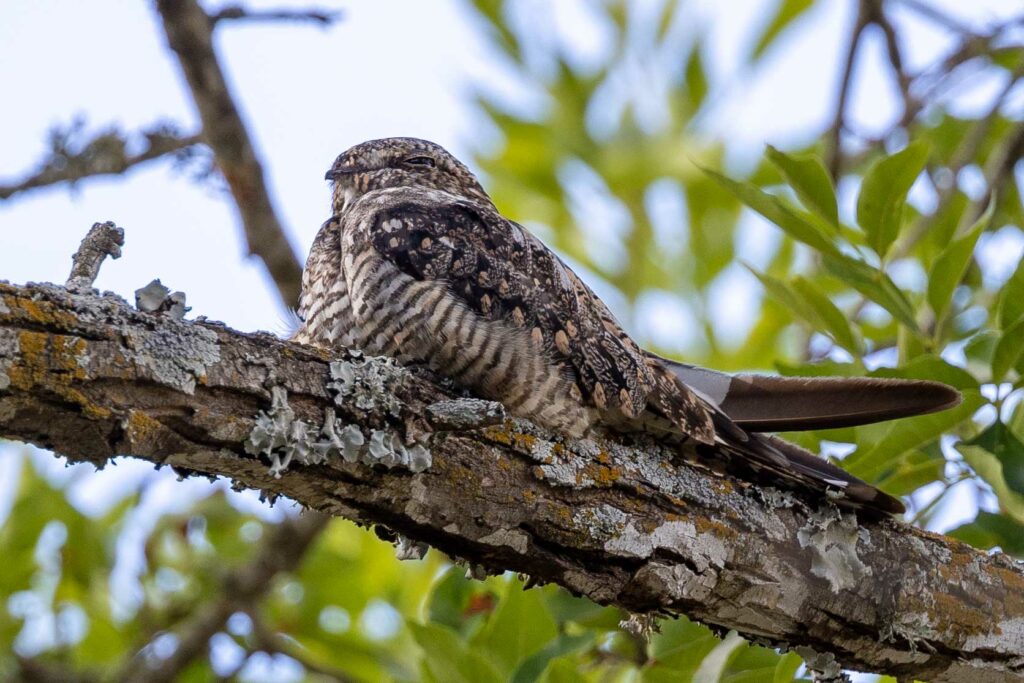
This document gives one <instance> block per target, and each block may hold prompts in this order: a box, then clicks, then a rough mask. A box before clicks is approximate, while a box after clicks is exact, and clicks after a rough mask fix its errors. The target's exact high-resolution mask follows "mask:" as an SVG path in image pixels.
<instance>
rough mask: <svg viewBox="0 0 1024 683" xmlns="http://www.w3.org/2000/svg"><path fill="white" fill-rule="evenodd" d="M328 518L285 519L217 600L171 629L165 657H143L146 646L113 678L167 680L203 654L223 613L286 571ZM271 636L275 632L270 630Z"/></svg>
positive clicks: (248, 602)
mask: <svg viewBox="0 0 1024 683" xmlns="http://www.w3.org/2000/svg"><path fill="white" fill-rule="evenodd" d="M330 519H331V518H330V517H328V516H326V515H320V514H316V513H307V514H304V515H302V516H300V517H296V518H292V519H286V520H285V521H283V522H281V523H280V524H279V525H277V527H275V528H274V532H273V534H272V535H271V536H270V538H268V539H267V541H266V542H265V543H264V544H263V545H262V549H261V550H260V552H259V553H258V554H257V556H256V557H255V558H253V559H252V560H251V561H250V562H249V563H247V564H245V565H244V566H242V567H240V568H239V569H238V570H236V571H233V572H231V573H230V574H228V575H227V576H225V577H224V579H223V580H222V581H221V586H220V589H219V590H217V591H216V593H215V594H216V595H217V596H218V599H217V600H215V601H213V602H211V603H208V604H206V605H203V606H202V607H201V608H200V609H198V610H197V611H196V612H195V613H194V614H192V615H191V616H190V617H189V618H188V619H187V620H186V621H185V622H184V623H183V624H181V626H179V627H178V628H177V629H175V635H177V637H178V638H177V646H176V647H175V649H174V652H172V653H171V654H170V655H169V656H168V657H165V658H162V659H160V660H158V661H154V662H150V661H147V660H146V658H145V657H144V656H143V654H144V652H145V648H144V649H143V650H142V651H140V652H139V653H137V654H136V655H135V656H134V657H132V658H131V659H130V660H129V661H128V662H127V664H126V666H125V667H124V670H123V671H122V672H121V673H120V675H118V676H116V677H115V680H118V681H121V683H170V682H171V681H174V680H176V679H177V677H178V675H179V674H180V673H181V672H182V671H184V670H185V668H186V667H187V666H188V665H189V664H191V663H192V662H193V661H194V660H195V659H196V658H198V657H201V656H204V655H205V653H206V649H207V647H208V645H209V642H210V638H212V637H213V636H214V634H216V633H217V632H218V631H220V630H221V629H223V628H224V624H225V623H227V620H228V618H229V617H230V616H231V615H232V614H234V613H235V612H237V611H239V610H249V609H251V608H252V606H253V603H254V602H255V601H257V600H259V598H261V597H262V596H263V595H264V594H265V593H266V592H267V591H269V590H270V588H271V586H272V579H273V578H274V577H275V576H276V575H277V574H279V573H281V572H285V571H290V570H292V569H294V568H296V567H297V566H299V564H301V562H302V558H303V557H305V554H306V550H307V549H308V548H309V547H310V546H311V545H312V543H313V542H314V541H315V540H316V539H317V537H319V535H320V532H321V531H323V529H324V528H325V527H326V526H327V522H329V521H330ZM274 635H276V634H274Z"/></svg>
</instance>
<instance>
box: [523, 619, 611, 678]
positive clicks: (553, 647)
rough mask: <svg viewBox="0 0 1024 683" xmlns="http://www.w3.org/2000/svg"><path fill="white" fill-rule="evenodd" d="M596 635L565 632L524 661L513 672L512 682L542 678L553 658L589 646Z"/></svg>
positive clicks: (589, 632)
mask: <svg viewBox="0 0 1024 683" xmlns="http://www.w3.org/2000/svg"><path fill="white" fill-rule="evenodd" d="M596 637H597V634H596V633H595V632H593V631H588V632H585V633H580V634H577V635H569V634H566V633H563V634H562V635H560V636H558V637H557V638H556V639H555V640H553V641H552V642H550V643H549V644H548V645H547V647H545V648H544V649H543V650H541V651H540V652H538V653H536V654H534V655H532V656H530V657H528V658H527V659H526V660H525V661H523V663H522V664H520V665H519V668H518V669H516V671H515V674H513V676H512V679H511V683H533V682H534V681H536V680H538V679H539V678H540V676H541V674H543V673H544V671H545V670H546V669H547V668H548V665H549V664H550V663H551V661H552V660H554V659H557V658H559V657H564V656H565V655H568V654H570V653H574V652H579V651H581V650H584V649H586V648H589V647H590V646H591V645H593V644H594V640H595V639H596Z"/></svg>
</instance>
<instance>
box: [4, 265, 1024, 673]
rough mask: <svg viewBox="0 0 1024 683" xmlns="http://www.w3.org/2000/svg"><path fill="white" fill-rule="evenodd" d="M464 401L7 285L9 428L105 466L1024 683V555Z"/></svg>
mask: <svg viewBox="0 0 1024 683" xmlns="http://www.w3.org/2000/svg"><path fill="white" fill-rule="evenodd" d="M332 361H334V362H333V363H332ZM332 365H333V367H332ZM274 394H277V396H278V398H277V400H276V401H275V406H276V408H272V406H271V398H272V395H274ZM458 398H459V397H458V396H457V395H456V393H455V392H453V391H452V390H451V389H450V388H447V387H446V385H445V384H444V383H443V382H438V381H437V380H436V378H433V377H431V376H430V375H429V374H428V373H426V372H425V371H423V370H420V369H404V368H400V367H397V366H394V365H393V364H391V363H388V362H385V361H383V360H380V359H362V358H360V357H359V356H358V355H348V356H345V357H342V358H340V359H339V358H329V357H328V356H327V355H326V354H325V353H323V352H320V351H317V350H314V349H310V348H307V347H303V346H300V345H297V344H293V343H289V342H284V341H281V340H279V339H276V338H274V337H272V336H270V335H266V334H243V333H240V332H236V331H234V330H231V329H228V328H227V327H225V326H223V325H221V324H217V323H211V322H205V321H202V322H187V321H182V320H175V319H172V318H169V317H167V316H160V315H155V314H150V313H143V312H140V311H137V310H135V309H133V308H131V307H130V306H128V305H127V304H126V302H124V301H123V300H121V299H120V298H118V297H115V296H113V295H109V294H107V295H104V296H102V297H97V296H91V295H80V294H74V293H71V292H69V291H68V290H66V289H64V288H61V287H56V286H53V285H29V286H25V287H19V286H13V285H7V284H2V283H0V436H3V437H6V438H11V439H16V440H19V441H25V442H29V443H34V444H36V445H39V446H42V447H45V448H49V449H52V450H53V451H55V452H56V453H59V454H61V455H64V456H67V457H68V458H69V459H71V460H73V461H88V462H91V463H93V464H94V465H96V466H97V467H102V466H103V465H104V464H105V463H106V462H107V461H109V460H110V459H111V458H113V457H114V456H118V455H131V456H133V457H137V458H142V459H146V460H149V461H151V462H154V463H157V464H166V465H171V466H174V467H176V468H180V469H181V470H182V471H187V472H195V473H201V474H208V475H217V476H224V477H227V478H230V479H231V480H233V481H234V482H237V483H238V484H239V485H243V486H249V487H253V488H258V489H261V490H263V491H265V492H267V493H271V494H282V495H286V496H289V497H291V498H294V499H295V500H297V501H299V502H301V503H303V504H304V505H307V506H309V507H311V508H316V509H318V510H323V511H326V512H329V513H331V514H334V515H340V516H344V517H347V518H349V519H352V520H355V521H357V522H360V523H363V524H381V525H385V526H387V527H388V528H390V529H391V530H392V531H394V532H395V533H396V534H400V536H401V537H404V538H405V539H407V542H408V543H415V542H423V543H429V544H430V545H432V546H434V547H437V548H439V549H441V550H443V551H444V552H446V553H448V554H449V555H451V556H452V557H455V558H460V559H462V560H465V561H466V562H468V563H470V564H471V565H473V566H480V567H483V568H485V569H486V570H488V571H491V572H501V571H505V570H513V571H518V572H523V573H526V574H529V575H530V576H531V577H532V579H533V580H534V581H536V582H541V583H547V582H552V583H557V584H559V585H561V586H564V587H565V588H567V589H569V590H570V591H572V592H574V593H577V594H583V595H586V596H588V597H590V598H591V599H593V600H595V601H597V602H599V603H604V604H615V605H619V606H621V607H623V608H625V609H627V610H630V611H632V612H637V613H644V612H656V613H662V614H685V615H687V616H689V617H691V618H694V619H697V620H699V621H702V622H704V623H706V624H709V625H712V626H716V627H719V628H722V629H736V630H737V631H739V632H740V633H741V634H743V635H745V636H747V637H749V638H752V639H755V640H757V641H758V642H763V643H766V644H771V645H774V646H778V647H786V648H792V649H795V650H797V651H798V652H799V653H800V654H801V655H802V656H804V657H805V658H807V659H809V660H812V661H818V660H820V661H821V662H826V663H828V665H829V666H833V667H834V666H836V665H841V666H842V667H844V668H851V669H857V670H864V671H872V672H876V673H886V674H891V675H894V676H897V677H901V678H917V679H924V680H930V681H970V683H982V682H984V681H1010V680H1019V679H1020V677H1021V676H1022V675H1024V567H1022V565H1021V564H1019V563H1016V562H1014V561H1013V560H1011V559H1009V558H1008V557H1006V556H1005V555H1001V554H994V555H987V554H985V553H983V552H980V551H978V550H975V549H973V548H971V547H969V546H967V545H965V544H963V543H960V542H958V541H955V540H952V539H948V538H944V537H942V536H938V535H935V534H930V533H927V532H924V531H921V530H918V529H914V528H911V527H909V526H907V525H905V524H903V523H901V522H899V521H896V520H892V519H867V518H861V519H859V520H858V519H855V518H854V517H853V513H851V512H847V511H840V510H838V509H836V508H832V507H829V506H827V505H822V506H821V507H820V508H819V509H813V507H812V506H810V505H809V504H808V503H806V502H805V501H803V500H800V499H799V498H797V497H795V496H794V495H792V494H790V493H787V492H780V491H776V490H772V489H768V488H762V487H757V486H752V485H749V484H745V483H743V482H740V481H738V480H736V479H733V478H730V477H728V476H724V477H716V476H714V475H711V474H709V473H706V472H703V471H697V470H694V469H692V468H689V467H687V466H685V465H681V464H675V463H672V462H671V459H670V454H669V453H668V452H666V451H663V450H661V449H660V447H659V446H657V445H656V444H653V443H649V442H645V441H643V440H634V441H631V442H629V443H627V442H626V441H625V440H623V439H622V438H618V439H608V440H601V441H590V440H583V441H573V442H565V441H561V440H557V439H552V438H551V436H550V435H548V434H545V433H544V432H542V431H541V430H539V429H538V428H536V427H535V426H533V425H530V424H529V423H526V422H523V421H519V420H505V421H503V422H499V423H498V424H493V422H495V418H494V414H493V406H487V405H484V404H482V402H481V404H482V405H474V404H473V403H472V402H467V403H464V404H461V405H460V404H458V403H456V404H452V403H443V404H441V405H440V406H438V404H439V403H441V402H444V401H449V402H450V401H453V400H457V399H458ZM431 406H434V407H433V408H431ZM275 410H276V411H277V412H275ZM477 412H479V413H480V414H479V416H477V417H474V414H475V413H477ZM431 416H432V417H431ZM453 416H454V417H453ZM432 420H433V422H434V423H435V424H432V423H431V422H432ZM299 425H301V426H299ZM261 430H262V431H261ZM356 433H358V434H360V435H361V438H362V439H363V441H361V442H360V443H359V444H356V445H352V442H353V441H354V440H356V441H357V440H358V438H356V437H355V434H356ZM342 434H346V435H347V436H346V437H342ZM378 434H379V435H380V436H376V435H378ZM247 444H248V448H247ZM374 444H376V445H374ZM416 448H419V449H422V451H423V452H425V453H426V457H427V459H426V460H424V459H423V457H422V456H423V453H420V459H419V460H417V459H416V457H415V456H414V455H412V453H413V452H414V449H416ZM352 449H355V450H352ZM250 451H251V452H250ZM403 454H404V459H403ZM286 456H287V457H286ZM275 458H276V461H275ZM425 463H429V466H427V468H426V469H424V470H423V471H418V472H414V471H413V470H415V469H419V468H420V467H422V466H424V464H425ZM409 539H411V540H409ZM826 668H827V667H826Z"/></svg>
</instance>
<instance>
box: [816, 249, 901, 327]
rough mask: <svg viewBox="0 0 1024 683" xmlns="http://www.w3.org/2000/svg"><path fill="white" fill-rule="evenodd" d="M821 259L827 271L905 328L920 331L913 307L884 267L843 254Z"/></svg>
mask: <svg viewBox="0 0 1024 683" xmlns="http://www.w3.org/2000/svg"><path fill="white" fill-rule="evenodd" d="M823 262H824V264H825V269H826V270H828V271H829V272H830V273H832V274H833V275H835V276H836V277H838V278H839V279H840V280H842V281H843V282H845V283H846V284H848V285H850V286H851V287H853V288H854V289H856V290H857V291H858V292H860V293H861V294H863V295H864V296H866V297H867V298H868V299H870V300H871V301H874V302H875V303H876V304H878V305H879V306H881V307H882V308H884V309H885V310H887V311H889V313H891V314H892V317H894V318H895V319H896V320H898V321H900V322H901V323H903V324H904V325H905V326H906V327H907V329H909V330H911V331H913V332H915V333H917V334H920V328H918V326H917V321H916V320H915V319H914V307H913V306H912V305H911V304H910V301H909V300H908V299H907V297H906V295H905V294H904V293H903V291H902V290H901V289H900V288H899V287H897V286H896V283H895V282H893V281H892V279H891V278H890V277H889V276H888V275H887V274H886V273H885V272H884V271H881V270H879V269H878V268H875V267H874V266H871V265H868V264H867V263H865V262H863V261H859V260H857V259H855V258H851V257H849V256H847V255H846V254H833V255H825V257H824V259H823Z"/></svg>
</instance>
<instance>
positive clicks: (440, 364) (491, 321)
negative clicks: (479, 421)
mask: <svg viewBox="0 0 1024 683" xmlns="http://www.w3.org/2000/svg"><path fill="white" fill-rule="evenodd" d="M332 221H334V223H332ZM332 221H328V224H327V227H325V230H323V231H321V236H322V237H323V238H324V244H318V245H315V246H314V249H313V251H312V252H311V255H310V260H309V263H308V264H307V273H308V275H309V278H308V279H309V284H308V285H307V286H306V287H305V288H304V291H305V290H308V291H310V292H313V291H318V292H327V293H328V294H329V296H326V297H325V296H322V295H320V294H317V295H315V296H312V297H311V299H315V300H316V301H311V302H310V303H308V304H305V298H304V307H303V309H302V311H301V312H302V313H303V314H304V315H305V317H306V326H305V328H304V331H303V332H302V333H301V334H302V335H303V337H300V339H302V340H309V339H314V340H315V339H316V338H317V336H318V335H319V336H320V337H322V338H323V339H324V340H325V341H330V342H331V343H333V342H334V341H336V340H339V339H345V338H346V335H348V337H347V338H348V339H349V340H350V341H351V342H352V343H354V344H355V345H356V346H359V347H361V348H363V349H364V350H365V351H367V352H368V353H379V354H386V355H393V356H396V357H398V358H399V359H400V360H405V361H416V362H423V363H426V364H427V365H429V366H430V367H431V368H432V369H434V370H435V371H436V372H438V373H439V374H441V375H443V376H446V377H450V378H451V379H453V380H455V381H456V382H458V383H459V384H461V385H463V386H465V387H466V388H468V389H470V390H472V391H474V392H476V393H478V394H480V395H482V396H485V397H488V398H492V399H495V400H499V401H501V402H502V403H504V404H505V406H506V407H507V408H508V409H509V411H510V412H512V413H513V414H516V415H520V416H523V417H527V418H529V419H532V420H534V421H535V422H537V423H538V424H540V425H542V426H545V427H548V428H550V429H554V430H556V431H560V432H563V433H565V434H568V435H571V436H581V435H583V434H585V433H586V432H587V431H588V430H589V429H590V428H591V427H592V426H593V425H594V424H595V423H597V422H606V423H610V424H615V423H629V422H633V421H642V420H643V419H644V418H645V417H646V416H658V417H660V419H661V421H662V422H664V423H665V424H666V429H671V430H672V431H675V432H677V433H683V434H688V435H691V436H696V438H697V440H699V441H704V442H706V443H711V442H712V440H713V438H714V434H713V427H712V425H711V418H710V416H709V414H708V412H707V410H706V408H705V407H704V406H703V404H702V402H701V401H700V400H699V399H697V397H696V396H694V395H693V394H691V393H690V392H689V391H688V390H687V389H686V387H685V385H683V384H682V383H680V382H679V381H678V380H677V379H676V378H675V377H674V376H673V375H672V374H671V373H667V372H665V371H664V370H663V369H662V368H661V366H660V364H657V363H652V362H651V360H650V357H649V356H648V355H647V354H645V353H644V352H643V351H642V350H641V349H640V348H639V347H638V346H637V345H636V344H635V343H634V342H633V341H632V339H630V338H629V336H628V335H626V334H625V333H624V332H623V330H622V329H621V327H620V326H619V325H618V323H617V322H616V321H615V318H614V317H613V316H612V314H611V313H610V312H609V311H608V309H607V308H606V307H605V306H604V304H603V303H602V302H601V301H600V300H599V299H598V298H597V297H596V296H595V295H594V294H593V292H591V290H590V289H589V288H588V287H587V286H586V285H584V284H583V283H582V282H581V281H580V279H579V278H578V277H577V276H576V274H575V273H573V272H572V270H571V269H570V268H569V267H568V266H566V265H565V264H564V263H563V262H562V261H561V260H560V259H559V258H558V257H557V256H556V255H555V254H554V253H553V252H551V251H550V250H548V249H547V248H546V247H544V245H543V244H542V243H540V242H539V241H538V240H537V239H536V238H534V237H533V236H532V235H530V234H529V233H528V232H527V231H526V230H525V229H524V228H523V227H522V226H520V225H518V224H516V223H514V222H512V221H509V220H507V219H505V218H503V217H502V216H501V215H500V214H498V213H497V212H496V211H493V210H488V208H487V207H483V206H481V205H479V204H478V203H471V202H467V201H465V200H463V199H460V198H458V197H456V196H454V195H450V194H448V193H446V192H443V191H441V190H436V189H424V188H411V187H403V188H391V189H385V190H378V191H374V192H369V193H367V194H365V195H363V196H362V197H360V198H359V199H358V200H357V201H356V202H355V203H354V205H353V206H351V208H349V209H348V210H347V211H346V212H345V214H344V215H343V216H341V217H337V218H335V219H332ZM335 223H336V224H337V225H338V228H339V229H338V230H337V231H336V233H335V231H334V230H333V226H334V225H335ZM318 239H319V238H318ZM332 250H334V254H336V257H335V258H334V260H333V263H332V262H331V261H332V259H330V258H326V259H325V258H324V254H325V253H328V254H329V252H330V251H332ZM332 269H333V272H329V271H331V270H332ZM339 281H343V283H344V284H343V286H339V285H337V284H334V283H336V282H339ZM319 283H325V284H319ZM321 299H322V301H321ZM346 303H347V305H348V309H349V311H348V313H347V314H345V313H344V311H342V310H341V309H343V308H344V307H345V304H346ZM346 315H347V316H348V317H346ZM655 422H657V420H656V421H655Z"/></svg>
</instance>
